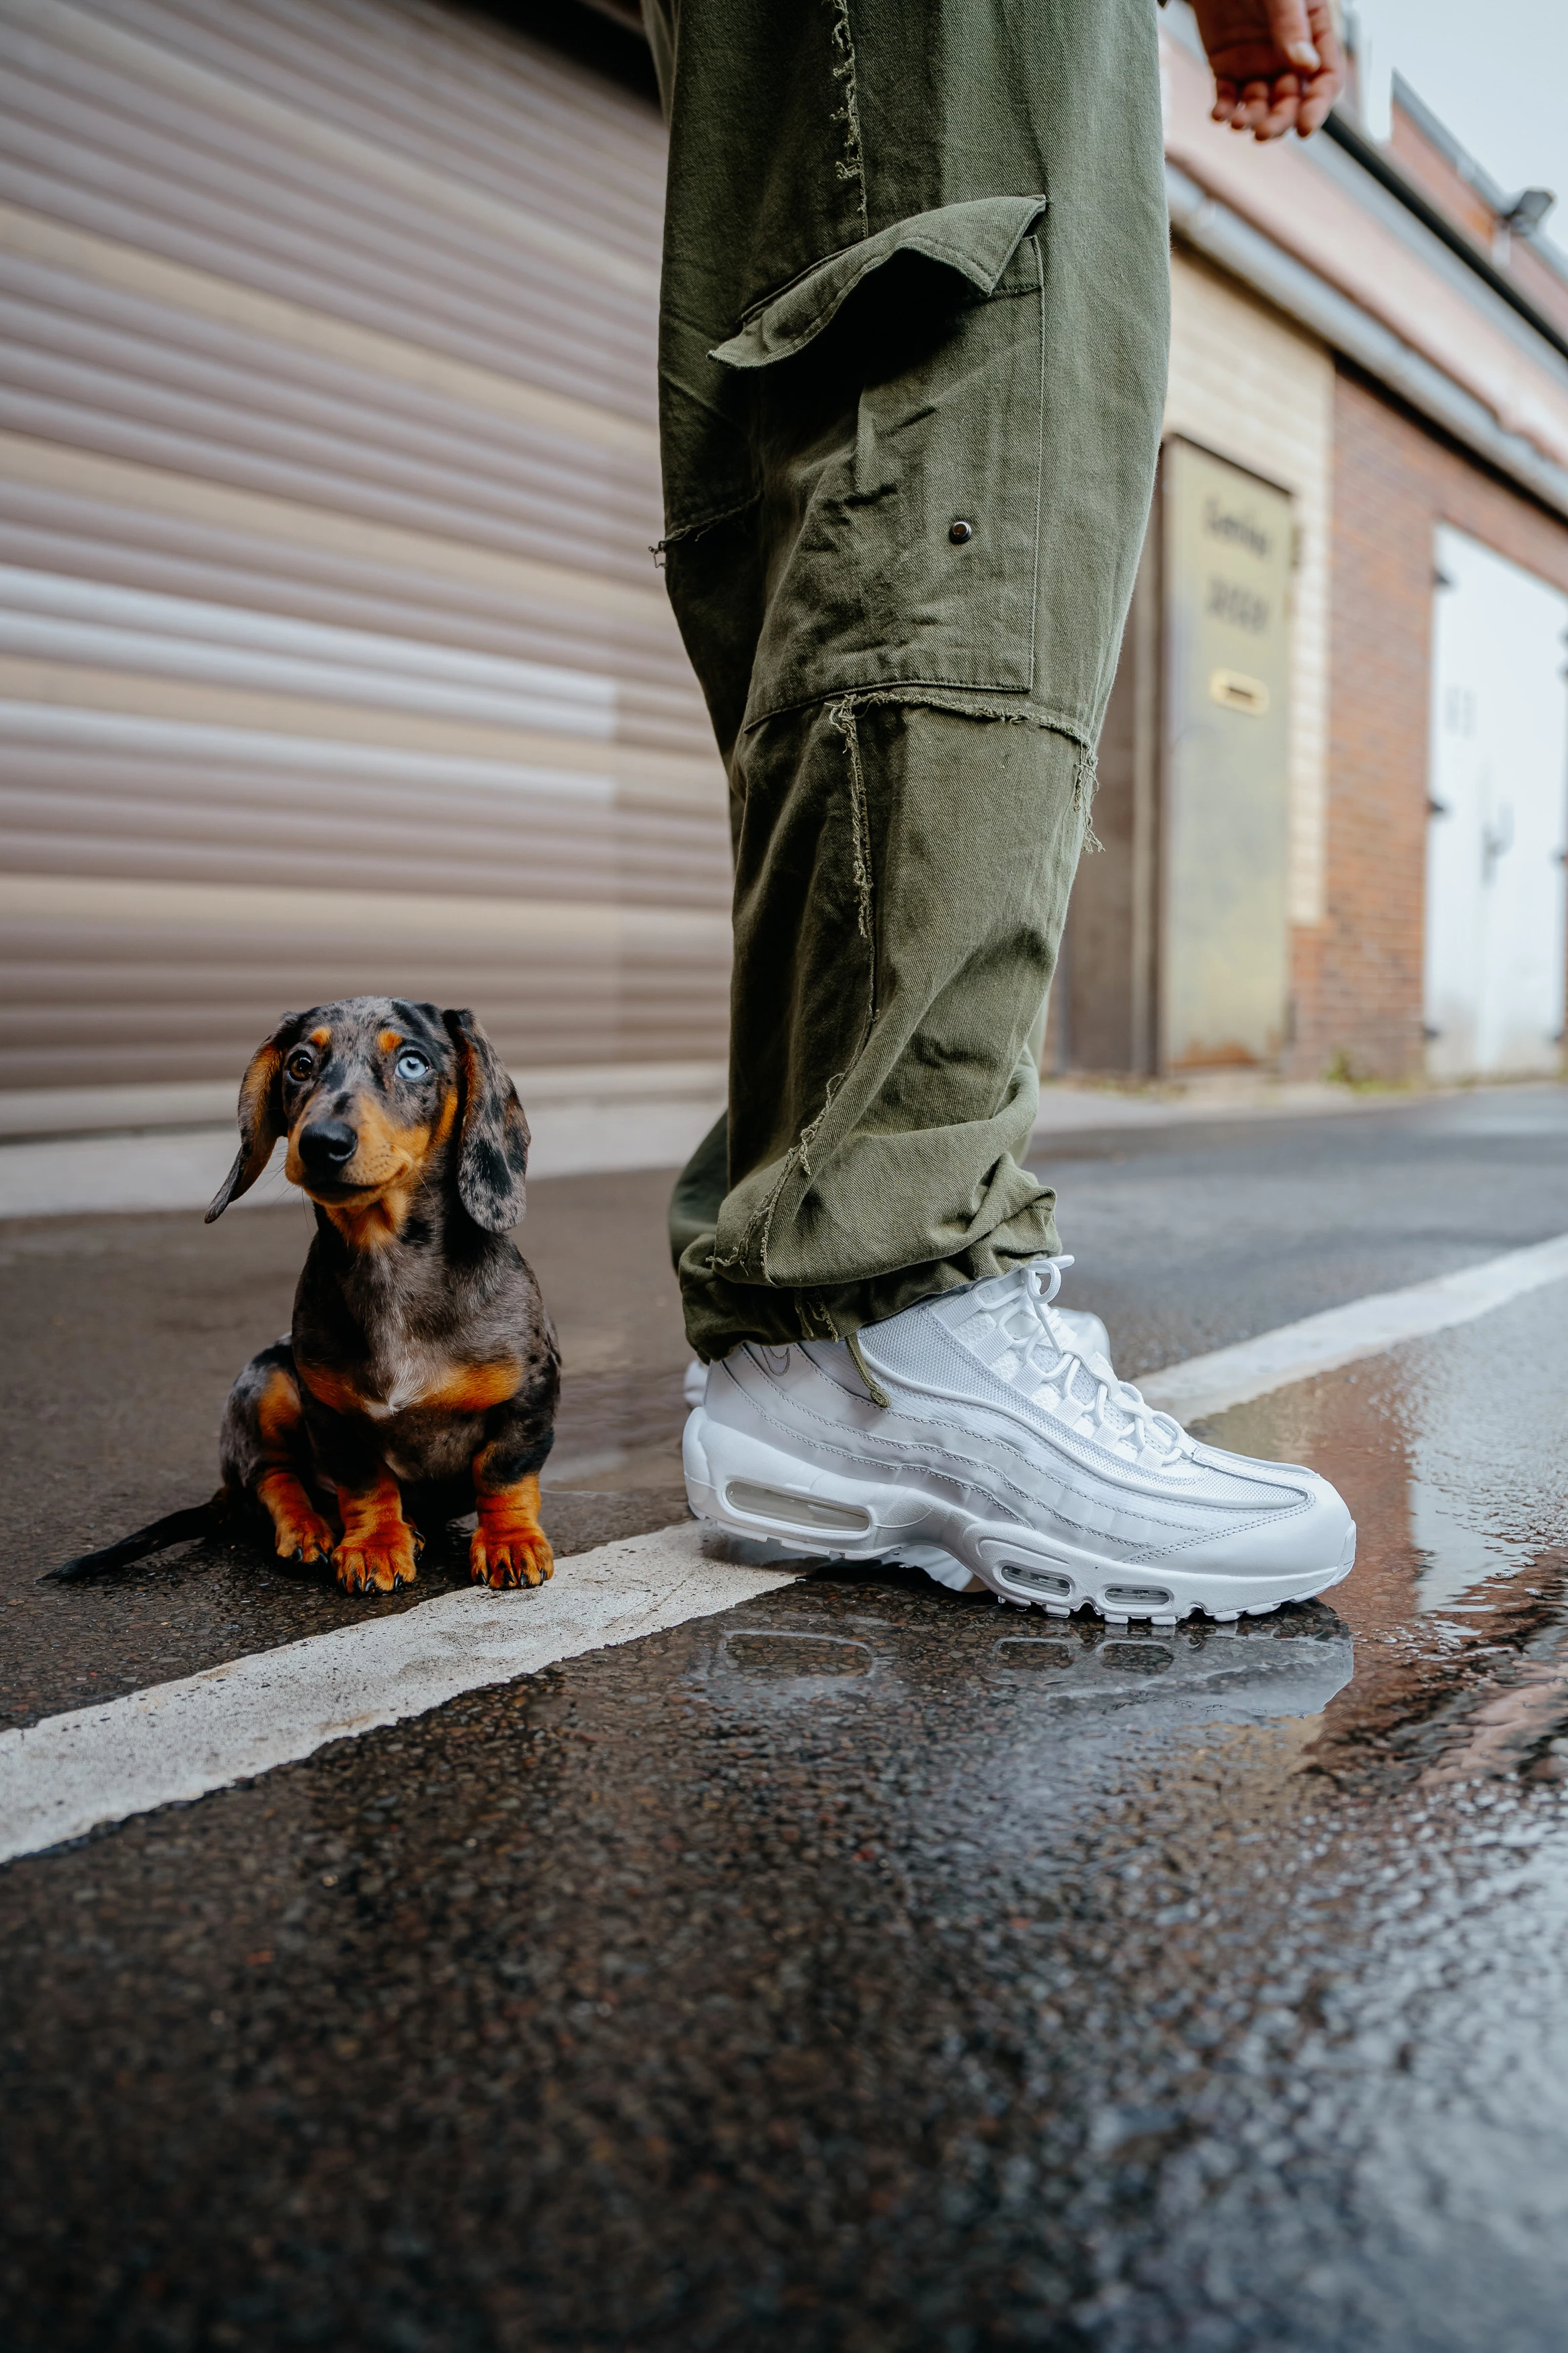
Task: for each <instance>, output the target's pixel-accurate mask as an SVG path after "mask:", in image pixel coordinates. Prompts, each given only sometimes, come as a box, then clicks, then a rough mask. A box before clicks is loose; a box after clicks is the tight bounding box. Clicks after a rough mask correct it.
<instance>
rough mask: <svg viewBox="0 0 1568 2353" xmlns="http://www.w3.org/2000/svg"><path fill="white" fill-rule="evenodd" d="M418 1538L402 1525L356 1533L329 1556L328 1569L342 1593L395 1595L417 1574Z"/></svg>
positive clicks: (396, 1524)
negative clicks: (336, 1580)
mask: <svg viewBox="0 0 1568 2353" xmlns="http://www.w3.org/2000/svg"><path fill="white" fill-rule="evenodd" d="M422 1549H423V1547H422V1546H421V1545H420V1542H419V1538H418V1536H417V1535H416V1533H415V1531H414V1529H412V1528H411V1527H410V1526H409V1525H407V1523H406V1521H403V1520H398V1521H395V1522H394V1523H393V1524H392V1525H390V1526H387V1527H381V1528H372V1529H369V1530H366V1531H363V1532H359V1531H356V1533H355V1534H354V1535H353V1537H352V1538H351V1537H349V1536H346V1535H345V1536H344V1538H343V1540H342V1544H341V1545H339V1546H338V1547H337V1549H336V1550H335V1551H334V1553H333V1554H332V1567H334V1568H335V1569H336V1571H337V1574H338V1583H339V1584H340V1585H341V1586H342V1588H343V1591H344V1592H345V1593H395V1592H396V1591H397V1589H398V1588H399V1586H402V1585H412V1584H413V1582H414V1580H415V1578H416V1577H417V1576H418V1574H419V1554H420V1552H421V1550H422Z"/></svg>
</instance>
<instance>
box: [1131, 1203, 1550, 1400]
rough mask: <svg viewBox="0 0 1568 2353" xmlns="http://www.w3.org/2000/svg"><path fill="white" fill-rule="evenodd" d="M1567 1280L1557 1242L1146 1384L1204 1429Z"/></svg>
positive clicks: (1306, 1321) (1360, 1305)
mask: <svg viewBox="0 0 1568 2353" xmlns="http://www.w3.org/2000/svg"><path fill="white" fill-rule="evenodd" d="M1564 1277H1568V1234H1558V1235H1556V1236H1555V1237H1554V1238H1553V1239H1552V1240H1551V1241H1549V1242H1534V1243H1532V1244H1531V1247H1530V1248H1529V1249H1528V1250H1507V1251H1505V1252H1504V1253H1503V1255H1502V1256H1501V1257H1500V1258H1489V1259H1484V1260H1483V1261H1481V1263H1480V1265H1479V1266H1467V1267H1462V1268H1461V1269H1460V1270H1459V1271H1458V1273H1457V1274H1439V1275H1436V1276H1435V1277H1434V1278H1433V1279H1432V1280H1431V1281H1430V1282H1412V1283H1409V1284H1407V1285H1406V1287H1405V1289H1404V1290H1403V1291H1377V1292H1373V1293H1372V1294H1371V1295H1370V1296H1369V1297H1368V1298H1365V1299H1352V1301H1351V1302H1350V1303H1349V1304H1348V1305H1346V1306H1344V1307H1329V1308H1325V1309H1324V1311H1323V1313H1322V1314H1321V1315H1305V1316H1303V1317H1302V1319H1301V1321H1300V1323H1299V1324H1279V1326H1278V1328H1277V1329H1276V1330H1274V1331H1272V1332H1260V1333H1259V1334H1258V1337H1257V1338H1256V1339H1255V1340H1241V1341H1238V1342H1237V1345H1236V1346H1235V1347H1234V1348H1215V1349H1214V1350H1213V1351H1212V1353H1211V1354H1210V1355H1208V1356H1190V1357H1189V1358H1188V1359H1187V1361H1186V1363H1185V1364H1182V1365H1167V1366H1165V1368H1164V1370H1163V1372H1158V1373H1151V1374H1150V1375H1149V1377H1148V1378H1147V1379H1146V1380H1142V1381H1140V1382H1139V1384H1138V1386H1139V1388H1141V1389H1142V1392H1143V1395H1144V1396H1145V1397H1146V1398H1148V1400H1149V1402H1150V1404H1151V1405H1155V1406H1159V1407H1160V1408H1161V1409H1163V1411H1164V1412H1166V1413H1173V1414H1174V1415H1175V1417H1176V1419H1177V1420H1178V1421H1197V1420H1200V1419H1202V1418H1203V1417H1204V1416H1205V1414H1212V1413H1224V1412H1225V1411H1226V1409H1227V1407H1230V1406H1233V1405H1246V1404H1247V1403H1248V1402H1249V1401H1250V1400H1251V1399H1252V1398H1260V1397H1267V1396H1268V1395H1269V1393H1270V1392H1271V1391H1272V1390H1274V1389H1283V1388H1290V1387H1291V1386H1292V1384H1293V1383H1295V1382H1297V1381H1305V1380H1310V1378H1311V1377H1312V1375H1313V1374H1314V1373H1331V1372H1334V1371H1336V1370H1337V1369H1338V1367H1339V1366H1342V1365H1354V1364H1358V1363H1359V1362H1360V1361H1361V1359H1362V1358H1363V1356H1383V1355H1384V1354H1385V1353H1386V1352H1387V1350H1388V1349H1390V1348H1396V1347H1398V1346H1399V1345H1400V1344H1401V1342H1402V1341H1405V1340H1421V1339H1425V1338H1426V1336H1427V1335H1428V1334H1430V1333H1433V1332H1447V1331H1448V1330H1450V1329H1451V1328H1452V1326H1453V1325H1454V1324H1469V1323H1472V1322H1473V1321H1474V1320H1475V1318H1476V1317H1477V1316H1478V1315H1487V1314H1490V1312H1491V1310H1492V1309H1493V1308H1494V1307H1503V1306H1506V1305H1507V1303H1508V1302H1509V1301H1510V1299H1521V1298H1522V1297H1523V1296H1524V1294H1525V1293H1527V1292H1531V1291H1540V1290H1542V1288H1543V1287H1544V1286H1545V1285H1546V1284H1547V1283H1549V1282H1563V1279H1564Z"/></svg>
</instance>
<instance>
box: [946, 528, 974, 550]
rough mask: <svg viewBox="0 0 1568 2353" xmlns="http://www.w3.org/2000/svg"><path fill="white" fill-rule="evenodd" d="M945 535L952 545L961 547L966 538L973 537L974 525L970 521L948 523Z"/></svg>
mask: <svg viewBox="0 0 1568 2353" xmlns="http://www.w3.org/2000/svg"><path fill="white" fill-rule="evenodd" d="M947 535H948V537H949V539H951V540H952V543H953V545H954V547H962V546H963V544H964V542H965V541H966V540H971V539H973V536H974V525H973V523H972V522H955V523H950V524H949V526H948V533H947Z"/></svg>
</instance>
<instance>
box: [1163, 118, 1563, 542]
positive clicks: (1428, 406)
mask: <svg viewBox="0 0 1568 2353" xmlns="http://www.w3.org/2000/svg"><path fill="white" fill-rule="evenodd" d="M1165 187H1166V193H1167V195H1168V197H1169V200H1170V206H1171V227H1172V228H1173V230H1174V231H1175V233H1176V234H1177V236H1178V237H1182V238H1184V240H1185V242H1186V243H1187V244H1188V245H1190V246H1192V247H1194V248H1195V249H1196V250H1197V251H1198V252H1199V253H1202V254H1205V255H1206V256H1207V258H1208V259H1209V260H1211V261H1213V262H1215V263H1217V264H1218V266H1219V268H1220V269H1225V270H1227V271H1228V272H1229V273H1230V275H1231V276H1232V277H1233V278H1238V279H1240V280H1241V281H1242V283H1243V284H1244V285H1246V286H1250V287H1251V288H1252V290H1253V291H1254V292H1255V293H1258V294H1261V295H1262V296H1263V298H1264V300H1265V301H1268V302H1271V303H1272V304H1273V305H1274V307H1275V309H1276V310H1278V311H1284V312H1285V314H1286V316H1287V317H1288V318H1291V319H1294V320H1296V321H1297V322H1298V323H1299V324H1300V325H1301V326H1303V327H1305V328H1307V329H1308V330H1309V332H1310V333H1312V334H1314V335H1316V336H1318V337H1319V339H1320V340H1321V342H1323V343H1328V344H1330V345H1331V347H1332V349H1333V350H1335V351H1338V352H1342V353H1344V355H1345V357H1346V358H1347V359H1350V360H1353V361H1354V362H1355V364H1356V365H1357V366H1358V367H1360V368H1363V369H1364V371H1365V372H1366V374H1367V375H1370V376H1373V377H1374V378H1375V379H1376V380H1377V382H1378V383H1379V384H1383V385H1387V387H1388V389H1389V391H1390V392H1393V393H1396V394H1397V395H1398V396H1399V398H1400V399H1401V400H1403V401H1405V402H1406V403H1407V404H1408V406H1410V407H1412V408H1415V409H1417V410H1419V411H1420V413H1421V415H1422V416H1424V417H1429V418H1430V419H1431V421H1432V423H1433V424H1435V425H1437V426H1440V427H1442V429H1443V431H1444V432H1445V433H1447V434H1450V435H1451V436H1452V437H1453V438H1454V439H1455V440H1456V441H1460V442H1462V443H1463V444H1464V445H1465V447H1466V448H1468V449H1471V450H1473V451H1474V452H1475V454H1476V455H1477V456H1478V457H1479V458H1483V459H1485V460H1486V462H1487V463H1488V464H1489V465H1490V466H1495V467H1496V468H1497V470H1498V471H1499V472H1500V473H1502V474H1507V475H1509V476H1510V478H1511V480H1514V481H1516V482H1518V483H1519V484H1520V485H1521V488H1523V489H1524V490H1527V491H1530V493H1531V496H1532V497H1534V498H1537V499H1539V500H1541V501H1542V503H1543V504H1544V505H1546V506H1549V507H1552V508H1554V509H1555V510H1556V512H1558V513H1559V514H1562V515H1568V467H1564V466H1560V465H1558V464H1557V463H1556V462H1555V460H1554V459H1551V458H1548V457H1547V456H1545V455H1544V453H1543V452H1542V450H1540V449H1538V448H1536V447H1535V444H1534V443H1533V442H1532V441H1529V440H1526V438H1525V437H1524V436H1523V434H1521V433H1510V432H1509V431H1508V430H1507V429H1506V427H1503V426H1501V425H1500V424H1499V423H1498V421H1497V418H1496V417H1494V416H1493V415H1492V412H1491V410H1490V409H1489V408H1488V407H1487V406H1486V405H1485V404H1484V402H1482V401H1479V400H1478V399H1477V398H1476V396H1475V395H1474V394H1473V393H1469V392H1467V391H1465V389H1464V388H1463V386H1462V385H1458V384H1456V383H1455V382H1454V380H1453V378H1452V376H1448V375H1444V373H1443V371H1442V369H1441V368H1439V367H1435V366H1434V365H1433V364H1432V362H1431V361H1430V360H1429V359H1426V357H1425V356H1424V355H1423V354H1422V353H1420V352H1418V351H1415V349H1413V347H1412V346H1411V345H1410V344H1409V343H1405V341H1404V340H1403V338H1402V337H1400V336H1398V335H1396V334H1394V332H1393V331H1392V329H1390V328H1388V327H1385V326H1384V325H1383V324H1382V323H1381V322H1380V321H1378V320H1376V319H1374V318H1373V317H1372V316H1371V314H1370V313H1369V312H1368V311H1363V309H1362V308H1361V306H1360V304H1359V303H1356V302H1352V301H1351V299H1350V297H1349V296H1348V295H1346V294H1342V293H1341V292H1340V291H1339V290H1338V289H1337V288H1336V287H1333V286H1331V285H1330V284H1329V283H1328V281H1327V280H1325V279H1322V278H1320V277H1319V276H1318V274H1317V272H1316V271H1315V270H1312V269H1308V267H1307V265H1306V263H1305V262H1302V261H1298V260H1297V259H1296V258H1295V256H1294V255H1293V254H1289V253H1287V252H1285V251H1284V249H1283V248H1281V247H1279V246H1278V245H1276V244H1275V243H1274V242H1273V240H1272V238H1270V237H1265V236H1264V234H1263V232H1262V231H1261V229H1256V228H1254V227H1252V225H1251V223H1250V222H1249V221H1245V220H1243V219H1242V217H1241V216H1240V214H1239V213H1235V212H1232V211H1231V209H1230V207H1229V206H1227V205H1222V204H1220V203H1218V202H1217V201H1216V200H1215V198H1214V197H1213V196H1211V195H1208V194H1207V193H1206V191H1205V190H1204V189H1203V188H1201V187H1200V186H1199V185H1198V184H1197V182H1196V181H1195V180H1194V179H1191V178H1190V177H1189V176H1188V174H1186V173H1185V172H1184V171H1183V170H1182V169H1181V168H1180V166H1179V165H1177V164H1169V163H1168V164H1166V166H1165ZM1455 235H1458V232H1457V231H1456V232H1455ZM1467 259H1471V260H1474V259H1476V256H1475V254H1474V251H1473V248H1471V249H1469V250H1468V253H1467ZM1510 299H1511V300H1513V301H1514V302H1515V307H1516V308H1519V307H1521V303H1520V301H1519V299H1518V298H1517V297H1514V296H1512V295H1511V294H1510ZM1531 324H1532V325H1536V326H1538V327H1540V330H1541V332H1542V333H1543V334H1547V335H1548V336H1549V339H1550V340H1551V341H1552V343H1556V344H1557V346H1558V348H1559V349H1563V350H1568V346H1565V345H1564V344H1563V339H1562V338H1561V337H1560V336H1558V335H1557V334H1556V333H1555V332H1552V331H1551V330H1549V329H1548V328H1547V327H1546V326H1544V325H1542V322H1540V321H1539V320H1538V319H1537V318H1535V317H1534V316H1533V314H1531Z"/></svg>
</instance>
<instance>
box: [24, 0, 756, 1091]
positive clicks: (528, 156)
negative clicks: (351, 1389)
mask: <svg viewBox="0 0 1568 2353" xmlns="http://www.w3.org/2000/svg"><path fill="white" fill-rule="evenodd" d="M663 169H664V141H663V132H662V130H661V127H660V125H659V123H658V118H657V115H656V114H655V112H654V111H653V110H652V108H651V107H650V106H647V104H645V103H643V102H642V101H640V100H638V99H637V97H636V96H635V95H634V94H633V93H631V92H629V91H626V90H623V89H621V88H620V87H618V86H617V85H616V84H614V83H612V82H610V81H608V80H606V79H601V78H600V77H598V76H596V75H595V74H594V73H593V72H592V71H591V70H590V69H587V68H585V67H582V66H579V65H577V64H575V63H574V62H573V61H572V60H569V59H567V58H563V57H561V56H559V55H557V54H555V53H554V52H552V51H551V50H549V49H547V48H545V47H540V46H536V45H534V44H532V43H531V42H530V41H529V40H527V39H526V38H525V37H512V36H511V35H510V34H509V33H507V32H505V31H504V30H501V29H500V28H498V27H497V26H494V25H493V24H490V23H487V22H485V21H483V20H480V19H478V18H473V17H468V16H464V15H462V14H461V13H460V12H458V11H457V10H455V9H447V8H445V7H441V6H437V5H420V0H329V4H328V5H323V0H246V5H245V6H244V7H243V8H236V7H233V6H232V5H226V0H72V5H66V0H0V343H3V345H4V360H3V362H0V523H3V532H4V539H3V545H0V754H3V759H4V775H3V781H0V826H3V828H4V851H5V854H4V860H3V870H4V871H3V879H0V906H3V908H4V913H5V947H4V952H3V960H0V987H3V989H4V993H5V1001H6V1006H7V1011H8V1018H7V1019H6V1021H5V1027H4V1030H3V1031H0V1090H5V1091H11V1092H13V1096H14V1099H15V1091H17V1090H23V1091H27V1092H32V1091H34V1090H38V1089H49V1088H61V1089H64V1088H69V1089H71V1090H77V1091H79V1090H81V1089H83V1088H87V1089H110V1088H115V1087H152V1086H156V1087H158V1088H159V1089H160V1090H162V1091H163V1100H164V1101H165V1103H168V1102H175V1103H177V1101H178V1100H179V1090H180V1088H181V1087H182V1086H187V1087H189V1088H191V1089H192V1090H193V1091H194V1090H195V1089H197V1088H200V1089H202V1091H203V1092H204V1094H205V1092H207V1090H208V1088H209V1087H210V1082H215V1081H219V1080H221V1081H223V1082H232V1081H233V1079H234V1077H235V1074H236V1072H237V1069H238V1067H239V1064H240V1062H241V1060H243V1057H244V1055H245V1054H246V1052H247V1050H249V1048H250V1046H251V1045H252V1044H253V1043H254V1041H255V1039H256V1038H257V1037H258V1035H260V1034H261V1032H262V1030H263V1029H265V1028H266V1027H268V1026H269V1025H270V1023H271V1022H272V1020H274V1019H275V1018H276V1017H277V1015H278V1013H279V1011H280V1010H281V1009H282V1008H283V1007H285V1006H286V1005H289V1004H294V1003H298V1002H300V1001H301V1000H304V1001H310V1000H313V999H316V998H320V997H330V996H334V995H338V994H341V993H344V992H347V991H350V990H356V989H395V990H397V991H399V992H401V993H406V994H416V995H419V996H428V997H436V998H437V999H439V1000H442V1001H446V1002H451V1001H454V1000H457V1001H461V1002H468V1003H472V1004H474V1005H476V1006H477V1007H478V1008H479V1010H480V1012H481V1013H482V1015H483V1016H484V1018H486V1020H487V1021H488V1023H489V1026H490V1028H491V1029H492V1030H493V1032H494V1033H495V1035H496V1036H497V1038H498V1039H499V1040H500V1044H501V1046H502V1049H503V1050H504V1051H505V1052H506V1053H507V1054H508V1056H509V1057H510V1059H511V1060H512V1061H513V1062H514V1063H516V1064H519V1065H521V1066H523V1067H526V1068H529V1069H541V1068H550V1067H557V1068H564V1067H567V1066H570V1067H573V1068H576V1069H583V1068H584V1066H586V1067H590V1068H597V1067H603V1066H606V1065H625V1064H626V1063H630V1062H642V1063H658V1062H660V1061H668V1062H671V1063H677V1062H679V1063H684V1064H688V1065H689V1064H691V1063H693V1062H705V1061H717V1060H719V1059H720V1058H721V1056H722V1053H723V1045H724V1028H725V999H726V983H727V960H728V921H727V913H728V903H729V849H728V831H727V826H726V822H725V815H724V783H723V776H722V773H721V768H720V765H719V762H718V759H717V755H716V754H715V752H714V750H713V746H712V741H711V737H710V733H709V728H708V723H707V718H706V714H705V712H704V711H703V708H702V704H701V701H700V695H699V694H698V691H697V689H696V687H695V684H694V682H693V681H692V679H691V676H690V673H689V670H688V667H687V664H686V660H685V656H684V654H683V652H682V650H681V648H680V644H679V638H678V636H677V633H676V630H675V628H674V625H673V622H672V620H671V618H670V616H669V612H668V606H667V603H666V600H665V596H664V594H663V587H662V583H661V582H660V580H659V578H658V575H657V574H656V572H655V570H654V568H653V564H652V560H651V557H650V555H649V553H648V549H649V545H650V543H651V542H653V541H654V540H655V539H657V538H658V531H659V507H658V461H657V446H656V433H655V411H654V399H655V390H654V332H655V311H656V302H657V293H658V238H659V216H660V210H661V202H662V191H663ZM171 1090H172V1092H171ZM106 1100H108V1098H107V1097H106ZM192 1100H193V1102H194V1100H195V1094H194V1092H193V1096H192Z"/></svg>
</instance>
